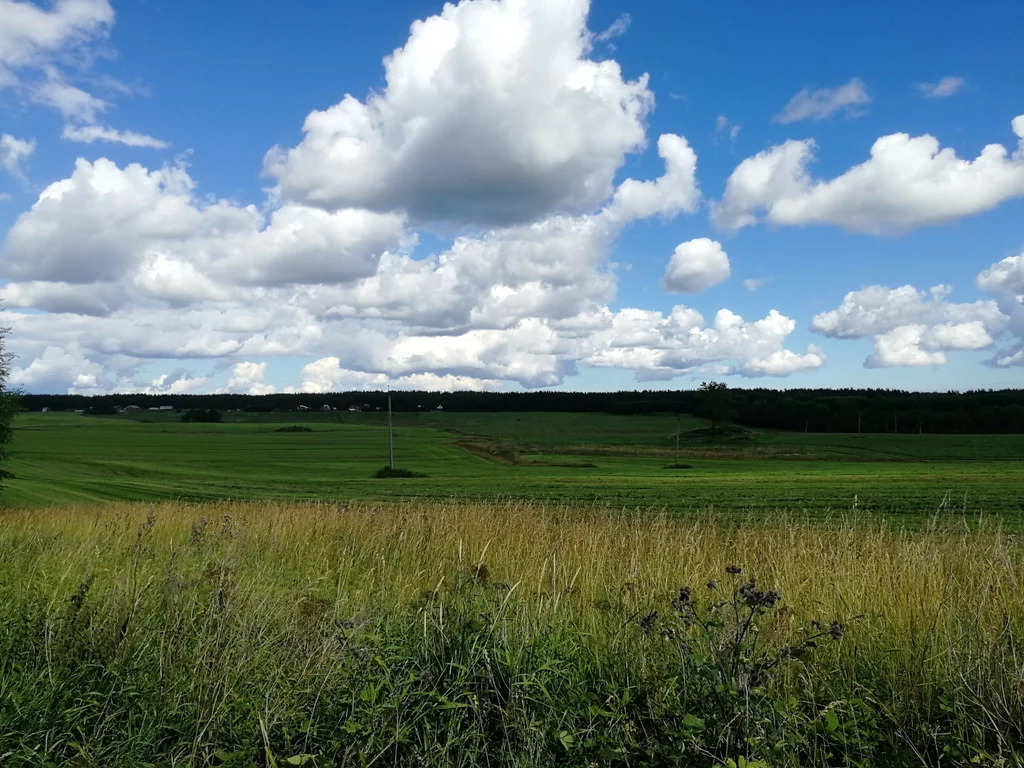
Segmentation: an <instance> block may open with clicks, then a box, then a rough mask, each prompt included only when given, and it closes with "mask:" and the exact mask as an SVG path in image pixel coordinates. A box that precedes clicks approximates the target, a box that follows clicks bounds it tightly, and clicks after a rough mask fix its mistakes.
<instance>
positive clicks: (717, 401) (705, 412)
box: [696, 381, 736, 434]
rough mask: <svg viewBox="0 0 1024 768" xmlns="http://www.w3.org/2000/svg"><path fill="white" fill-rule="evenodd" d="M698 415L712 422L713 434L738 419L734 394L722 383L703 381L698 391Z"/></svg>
mask: <svg viewBox="0 0 1024 768" xmlns="http://www.w3.org/2000/svg"><path fill="white" fill-rule="evenodd" d="M696 415H697V416H700V417H701V418H702V419H707V420H708V421H710V422H711V432H712V434H714V433H717V432H718V430H719V428H720V427H721V426H722V425H723V424H724V423H726V422H727V421H731V420H732V419H733V418H735V417H736V410H735V408H733V403H732V393H731V392H730V391H729V387H727V386H726V384H725V382H722V381H703V382H701V385H700V387H699V388H698V389H697V410H696Z"/></svg>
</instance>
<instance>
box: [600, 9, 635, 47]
mask: <svg viewBox="0 0 1024 768" xmlns="http://www.w3.org/2000/svg"><path fill="white" fill-rule="evenodd" d="M632 21H633V19H632V18H630V15H629V14H628V13H624V14H622V15H621V16H619V17H618V18H617V19H615V21H613V22H612V23H611V24H610V25H609V26H608V28H607V29H605V30H603V31H601V32H598V33H597V34H596V35H594V41H595V42H598V43H604V42H607V41H608V40H614V39H615V38H616V37H622V36H623V35H624V34H626V31H627V30H628V29H629V25H630V23H631V22H632Z"/></svg>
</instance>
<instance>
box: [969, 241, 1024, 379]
mask: <svg viewBox="0 0 1024 768" xmlns="http://www.w3.org/2000/svg"><path fill="white" fill-rule="evenodd" d="M978 287H979V288H981V289H982V290H983V291H987V292H988V293H991V294H992V295H993V297H994V298H995V302H996V305H997V306H998V307H999V310H1000V311H1001V312H1002V313H1003V314H1004V315H1005V316H1006V317H1007V326H1008V329H1009V331H1010V334H1011V335H1012V341H1011V342H1010V344H1011V346H1010V347H1009V348H1007V349H1003V350H1000V351H999V352H998V353H997V354H996V356H995V357H994V358H993V361H992V362H993V363H994V364H995V365H997V366H999V367H1006V366H1010V365H1024V253H1022V254H1021V255H1019V256H1010V257H1008V258H1005V259H1003V260H1002V261H999V262H996V263H995V264H993V265H992V266H990V267H989V268H988V269H986V270H984V271H982V272H981V273H980V274H979V275H978Z"/></svg>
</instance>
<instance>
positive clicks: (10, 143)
mask: <svg viewBox="0 0 1024 768" xmlns="http://www.w3.org/2000/svg"><path fill="white" fill-rule="evenodd" d="M35 150H36V142H35V140H30V139H17V138H15V137H14V136H11V135H10V134H9V133H3V134H0V168H3V169H4V170H5V171H6V172H7V173H8V174H10V175H11V176H13V177H14V178H16V179H18V180H19V181H25V169H24V168H23V167H22V164H23V163H24V162H25V160H27V159H28V158H29V157H30V156H31V155H32V153H33V152H35Z"/></svg>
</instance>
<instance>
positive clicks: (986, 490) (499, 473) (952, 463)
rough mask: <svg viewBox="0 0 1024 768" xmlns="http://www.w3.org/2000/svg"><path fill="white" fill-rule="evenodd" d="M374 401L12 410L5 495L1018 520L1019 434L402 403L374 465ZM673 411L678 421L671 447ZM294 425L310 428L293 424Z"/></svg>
mask: <svg viewBox="0 0 1024 768" xmlns="http://www.w3.org/2000/svg"><path fill="white" fill-rule="evenodd" d="M385 419H386V416H385V415H384V414H380V413H366V414H360V413H331V414H320V413H308V414H285V413H273V414H244V413H229V414H226V420H225V423H222V424H185V423H181V422H180V420H179V417H178V416H177V415H176V414H159V413H152V414H151V413H143V414H140V415H137V416H135V417H134V418H125V417H90V416H81V415H76V414H66V413H32V414H23V415H21V416H19V418H18V420H17V422H16V429H15V441H14V444H13V450H12V458H11V461H10V463H9V469H10V471H11V472H12V473H13V475H14V477H13V478H11V479H9V480H8V482H7V487H6V488H5V490H4V493H3V501H4V503H5V504H6V505H8V506H48V505H62V504H69V503H72V504H74V503H81V504H86V503H91V502H96V501H108V500H158V499H161V500H178V499H180V500H190V501H196V500H222V499H330V500H336V499H363V500H448V499H453V498H457V499H462V500H466V501H491V500H496V499H508V498H513V499H523V500H529V501H539V502H545V503H557V504H573V505H576V504H596V505H599V506H604V507H611V508H622V507H628V508H641V509H647V508H656V509H666V510H669V511H671V512H694V511H696V512H710V511H714V512H716V513H717V512H722V513H740V514H745V513H763V512H767V511H776V510H785V511H789V512H794V513H804V512H809V513H813V514H814V515H822V514H827V513H829V512H834V513H836V512H837V513H858V514H868V515H877V514H886V515H901V516H903V515H905V516H910V517H920V516H921V515H922V514H928V515H933V514H935V513H937V512H939V513H950V514H963V513H967V515H968V516H977V515H998V516H1002V517H1005V518H1007V520H1008V521H1010V522H1012V523H1013V524H1016V522H1017V518H1021V519H1022V520H1024V515H1022V514H1021V513H1022V512H1024V461H1022V460H1021V457H1022V456H1024V436H1020V435H826V434H800V433H777V432H776V433H772V432H769V433H756V434H754V435H753V438H752V439H749V440H738V441H723V442H718V441H710V442H709V441H705V440H694V439H691V438H689V437H688V436H687V435H686V431H687V430H690V429H693V428H694V427H700V426H702V423H701V422H699V421H697V420H695V419H692V418H689V417H683V419H682V420H681V422H677V418H676V417H675V416H612V415H607V414H563V413H496V414H456V413H439V412H428V413H418V414H396V415H395V425H396V426H395V452H396V462H395V463H396V465H397V466H400V467H403V468H408V469H411V470H415V471H417V472H420V473H423V474H425V475H426V477H424V478H413V479H403V480H377V479H373V478H372V477H371V475H372V474H373V472H374V471H375V470H377V469H379V468H380V467H381V466H382V465H384V464H386V463H387V447H388V446H387V430H386V422H385ZM677 423H679V424H680V425H681V428H682V430H683V438H682V439H681V440H680V448H679V460H680V461H681V462H683V463H685V464H688V465H690V466H689V468H684V469H667V468H666V465H668V464H670V463H672V462H674V460H675V455H676V454H675V451H676V448H675V434H676V429H677ZM289 424H303V425H306V426H308V427H309V428H310V429H311V430H312V431H311V432H299V433H283V432H277V431H276V430H277V429H278V428H280V427H281V426H286V425H289Z"/></svg>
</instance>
